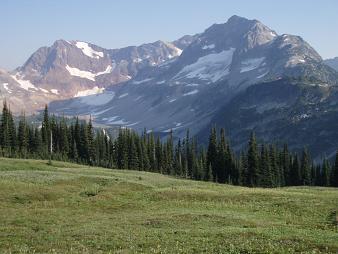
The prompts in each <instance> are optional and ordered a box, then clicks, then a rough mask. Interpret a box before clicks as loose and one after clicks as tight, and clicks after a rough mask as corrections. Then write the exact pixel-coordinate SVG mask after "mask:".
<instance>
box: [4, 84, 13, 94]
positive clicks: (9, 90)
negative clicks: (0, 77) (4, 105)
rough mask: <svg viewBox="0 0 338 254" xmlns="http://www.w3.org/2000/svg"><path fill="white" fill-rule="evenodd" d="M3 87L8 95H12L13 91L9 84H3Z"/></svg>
mask: <svg viewBox="0 0 338 254" xmlns="http://www.w3.org/2000/svg"><path fill="white" fill-rule="evenodd" d="M2 85H3V86H4V88H5V90H6V91H7V92H8V93H12V90H11V89H9V88H8V83H3V84H2Z"/></svg>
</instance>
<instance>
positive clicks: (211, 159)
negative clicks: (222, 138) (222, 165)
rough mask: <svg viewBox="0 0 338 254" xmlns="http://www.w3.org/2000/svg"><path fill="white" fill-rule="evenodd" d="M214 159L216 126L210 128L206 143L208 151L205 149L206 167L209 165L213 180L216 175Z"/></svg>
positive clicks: (215, 156)
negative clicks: (207, 143)
mask: <svg viewBox="0 0 338 254" xmlns="http://www.w3.org/2000/svg"><path fill="white" fill-rule="evenodd" d="M216 160H217V133H216V127H213V128H212V129H211V130H210V136H209V145H208V151H207V165H208V167H211V170H212V175H213V179H214V181H216V177H217V168H216V165H215V164H216Z"/></svg>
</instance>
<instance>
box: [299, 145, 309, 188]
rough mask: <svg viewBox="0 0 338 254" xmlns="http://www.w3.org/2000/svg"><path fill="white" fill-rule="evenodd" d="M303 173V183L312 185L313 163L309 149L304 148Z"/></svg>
mask: <svg viewBox="0 0 338 254" xmlns="http://www.w3.org/2000/svg"><path fill="white" fill-rule="evenodd" d="M301 174H302V176H301V177H302V179H303V185H311V163H310V156H309V154H308V151H307V149H304V150H303V153H302V161H301Z"/></svg>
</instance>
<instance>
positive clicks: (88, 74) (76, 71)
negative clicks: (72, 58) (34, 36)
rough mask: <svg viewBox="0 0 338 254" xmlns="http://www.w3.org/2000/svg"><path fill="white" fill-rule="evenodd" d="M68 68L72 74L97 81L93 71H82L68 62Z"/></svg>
mask: <svg viewBox="0 0 338 254" xmlns="http://www.w3.org/2000/svg"><path fill="white" fill-rule="evenodd" d="M66 69H67V71H68V72H69V74H70V75H72V76H76V77H80V78H85V79H89V80H92V81H95V74H94V73H91V72H89V71H81V70H79V69H78V68H73V67H70V66H69V65H68V64H67V65H66Z"/></svg>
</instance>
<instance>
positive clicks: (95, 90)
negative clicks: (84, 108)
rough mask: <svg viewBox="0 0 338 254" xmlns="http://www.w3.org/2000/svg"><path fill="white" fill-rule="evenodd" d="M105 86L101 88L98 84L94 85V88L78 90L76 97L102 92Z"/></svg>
mask: <svg viewBox="0 0 338 254" xmlns="http://www.w3.org/2000/svg"><path fill="white" fill-rule="evenodd" d="M103 91H104V88H99V87H98V86H95V87H93V88H92V89H88V90H83V91H78V92H77V93H76V94H75V95H74V97H82V96H88V95H93V94H100V93H103Z"/></svg>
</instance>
